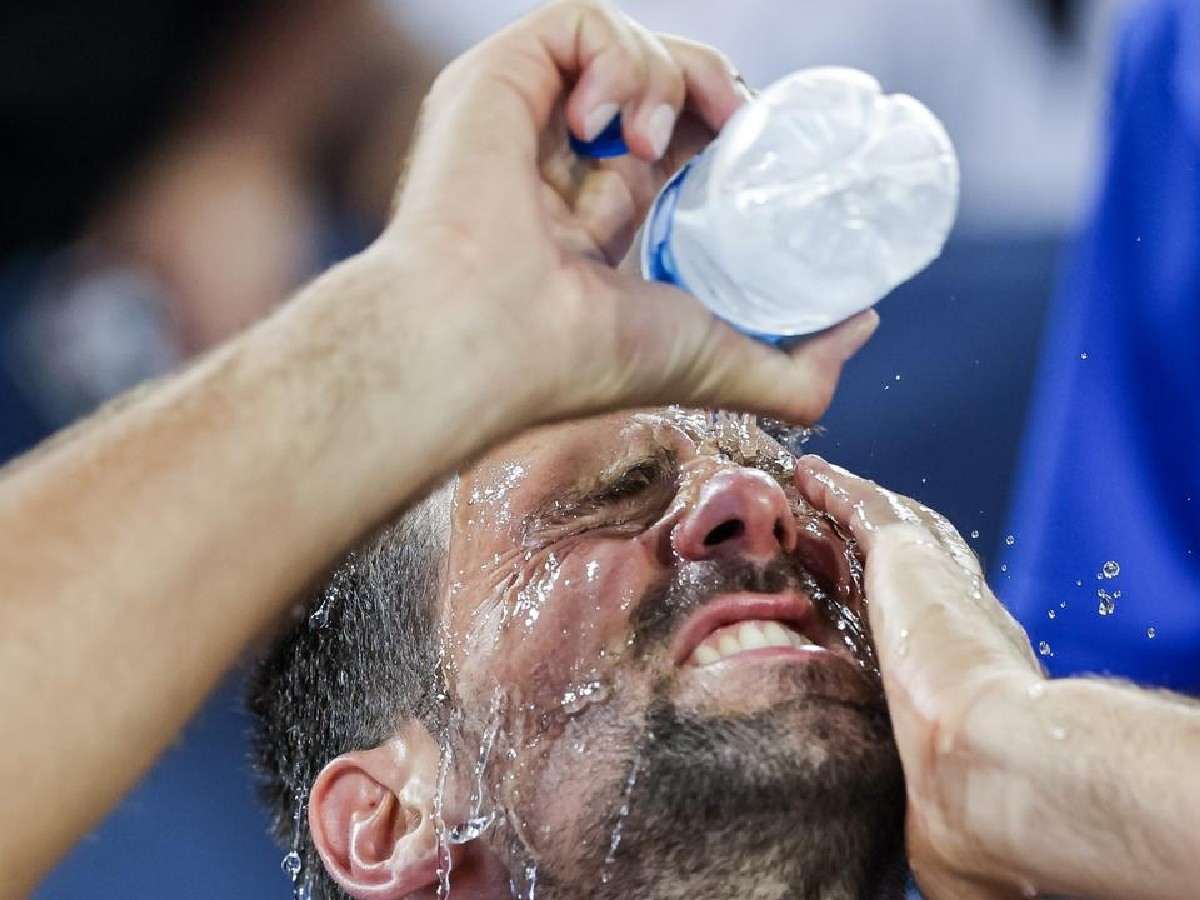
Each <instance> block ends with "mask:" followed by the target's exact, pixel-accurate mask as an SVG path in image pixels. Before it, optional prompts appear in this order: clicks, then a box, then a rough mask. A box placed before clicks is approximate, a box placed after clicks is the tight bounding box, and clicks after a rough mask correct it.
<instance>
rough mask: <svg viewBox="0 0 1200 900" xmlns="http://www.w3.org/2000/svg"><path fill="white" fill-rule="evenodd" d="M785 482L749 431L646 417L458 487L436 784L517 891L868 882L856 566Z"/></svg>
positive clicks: (672, 416)
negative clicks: (444, 776)
mask: <svg viewBox="0 0 1200 900" xmlns="http://www.w3.org/2000/svg"><path fill="white" fill-rule="evenodd" d="M793 463H794V460H793V459H792V457H791V456H790V455H789V454H788V453H786V452H785V451H784V450H783V449H782V448H781V447H780V446H779V445H778V444H776V443H775V442H774V441H772V440H771V439H770V438H769V437H767V436H766V435H765V434H763V433H762V432H760V431H759V430H758V429H757V428H756V427H754V426H753V424H752V423H748V422H744V421H741V420H740V419H735V418H734V417H716V418H715V419H714V418H713V417H711V416H710V417H706V416H705V415H704V414H697V413H688V412H683V411H676V410H659V411H651V412H642V413H622V414H619V415H612V416H606V417H602V418H597V419H591V420H587V421H583V422H574V423H569V424H563V425H557V426H554V427H550V428H546V429H542V430H539V431H536V432H532V433H529V434H526V435H523V436H522V437H520V438H519V439H517V440H515V441H513V442H512V443H510V444H508V445H506V446H504V447H502V448H500V449H498V450H496V451H495V452H493V453H492V454H490V455H489V456H488V457H486V458H485V459H483V460H482V461H481V462H480V463H479V464H478V465H477V466H476V467H475V468H474V469H473V470H472V471H471V472H469V473H467V474H466V475H464V477H463V478H462V479H461V480H460V484H459V489H458V494H457V497H456V502H455V507H454V514H453V523H452V524H453V528H452V540H451V552H450V560H449V569H448V578H447V582H448V583H447V586H446V592H445V599H444V603H445V606H444V611H443V612H444V615H443V633H444V648H445V652H444V665H445V668H446V672H447V679H448V683H449V685H450V688H451V692H452V695H453V698H454V706H455V708H456V718H455V721H454V723H453V726H452V728H451V735H452V736H451V739H450V743H451V746H453V748H454V770H455V772H456V773H457V776H456V777H457V780H458V782H459V783H461V784H463V785H465V786H466V787H465V788H464V789H465V790H470V791H471V792H472V793H473V794H474V795H475V797H474V798H473V799H476V800H477V802H478V808H479V809H480V810H481V811H482V812H484V813H485V814H486V813H488V812H491V811H495V812H496V813H497V816H496V819H495V824H494V826H493V827H492V828H491V829H490V830H489V831H488V833H487V834H486V836H485V838H484V839H485V840H488V841H490V842H492V843H493V845H494V846H495V847H496V849H497V850H498V852H499V853H500V854H501V856H502V858H504V859H505V860H506V862H507V864H508V865H509V868H510V872H511V873H512V875H513V880H514V883H515V884H516V886H517V887H518V889H519V890H521V891H522V892H523V893H527V892H528V890H529V889H530V887H531V886H532V885H533V884H534V883H536V891H537V896H538V897H547V896H606V895H612V896H618V895H624V896H631V895H636V896H641V897H652V896H676V895H677V896H688V897H705V896H714V897H716V896H721V897H727V896H734V895H741V896H750V895H751V894H750V893H747V892H746V891H747V886H748V885H753V887H754V892H755V893H753V895H754V896H764V897H769V896H826V895H828V896H843V895H844V896H873V895H878V894H879V890H880V887H879V886H880V884H882V883H883V882H886V881H887V880H888V878H889V876H888V875H887V874H885V873H887V872H890V871H891V869H892V867H893V866H894V864H895V863H896V860H897V859H898V858H899V852H900V845H899V839H900V834H901V831H902V818H901V817H902V808H903V791H902V785H901V779H900V769H899V763H898V760H897V757H896V752H895V748H894V745H893V743H892V739H891V734H890V729H889V726H888V722H887V714H886V709H885V707H884V705H883V698H882V692H881V689H880V685H879V681H878V676H877V673H876V670H875V668H874V665H873V656H872V652H871V648H870V645H869V637H868V635H867V634H866V631H865V627H864V624H863V623H865V621H866V615H865V609H864V605H863V597H862V590H861V584H860V568H859V564H858V560H857V557H856V555H855V552H854V549H853V547H852V545H850V544H849V543H848V542H847V541H846V540H845V539H844V538H843V536H841V535H840V534H839V533H838V532H837V531H836V530H835V528H834V527H833V526H832V525H831V523H830V522H829V521H828V520H827V519H825V518H824V517H822V516H821V515H819V514H818V513H816V512H815V511H814V510H812V509H811V508H810V507H809V506H808V505H807V504H806V503H805V502H804V501H803V500H802V499H801V498H800V496H799V494H798V493H797V491H796V490H795V489H794V488H793V487H792V485H791V476H792V467H793ZM731 890H733V891H735V893H732V894H731V893H730V891H731ZM631 892H632V893H631ZM736 892H742V893H736ZM799 892H803V893H799Z"/></svg>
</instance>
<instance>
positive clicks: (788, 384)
mask: <svg viewBox="0 0 1200 900" xmlns="http://www.w3.org/2000/svg"><path fill="white" fill-rule="evenodd" d="M618 277H620V276H618ZM621 281H622V282H623V284H622V287H623V288H624V292H625V293H626V295H627V298H628V299H627V302H626V303H624V304H622V307H621V308H622V310H623V311H624V314H623V315H622V318H623V320H624V322H623V324H624V328H623V329H622V330H623V331H624V332H625V335H624V337H623V338H622V340H621V344H622V347H623V349H622V351H621V359H622V362H623V363H624V364H626V365H628V366H630V367H632V368H633V369H635V370H636V369H639V368H645V367H647V366H648V365H650V366H652V367H653V368H658V369H659V372H658V374H657V377H655V375H654V373H653V372H646V373H640V374H642V375H649V376H650V378H651V381H650V384H649V385H648V387H649V391H648V394H649V396H642V397H639V398H637V399H640V400H645V401H648V402H658V403H682V404H687V405H694V406H709V407H712V406H720V407H729V408H733V409H740V410H745V411H747V412H755V413H760V414H765V415H771V416H774V417H777V418H780V419H783V420H784V421H787V422H792V423H795V424H800V425H807V424H812V423H813V422H816V421H817V420H818V419H820V417H821V416H822V415H823V414H824V413H825V410H826V409H828V407H829V404H830V401H831V400H832V399H833V393H834V390H835V389H836V388H837V383H838V379H839V377H840V375H841V371H842V366H843V365H844V364H845V362H846V360H848V359H849V358H850V357H851V356H853V355H854V354H855V353H857V352H858V351H859V350H860V349H861V348H862V347H863V345H864V344H866V342H867V341H868V340H870V338H871V335H873V334H874V333H875V330H876V329H877V328H878V327H879V315H878V314H877V313H876V312H875V311H874V310H873V309H872V310H866V311H864V312H862V313H859V314H858V315H856V316H854V317H852V318H850V319H847V320H846V321H845V322H842V323H841V324H839V325H836V326H834V327H833V328H830V329H828V330H826V331H823V332H821V333H819V334H816V335H813V336H811V337H808V338H806V339H804V340H803V341H802V342H801V343H800V344H799V345H798V346H796V347H794V348H792V349H791V350H789V351H786V352H785V351H783V350H780V349H778V348H776V347H772V346H769V345H767V344H765V343H763V342H761V341H758V340H755V339H753V338H750V337H747V336H746V335H745V334H742V333H741V332H739V331H738V330H737V329H735V328H733V327H732V326H730V325H729V324H727V323H726V322H724V321H722V320H720V319H718V318H717V317H716V316H714V315H713V314H712V313H711V312H709V311H708V310H707V309H706V308H704V306H703V305H701V304H700V303H699V301H697V300H696V298H695V297H693V296H691V295H690V294H687V293H685V292H683V291H681V290H678V289H677V288H674V287H669V286H667V285H663V284H658V283H654V282H647V281H642V280H640V279H634V278H628V277H626V278H621ZM630 374H632V375H634V376H635V379H636V378H637V376H638V374H639V373H636V372H631V373H630ZM633 393H635V394H637V393H642V392H641V391H638V390H637V389H636V388H635V389H634V390H633Z"/></svg>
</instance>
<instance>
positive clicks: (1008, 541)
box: [1004, 534, 1017, 547]
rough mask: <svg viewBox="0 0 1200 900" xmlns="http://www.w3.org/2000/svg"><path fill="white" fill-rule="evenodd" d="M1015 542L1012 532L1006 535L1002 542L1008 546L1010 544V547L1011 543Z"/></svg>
mask: <svg viewBox="0 0 1200 900" xmlns="http://www.w3.org/2000/svg"><path fill="white" fill-rule="evenodd" d="M1016 542H1017V538H1016V535H1012V534H1010V535H1009V536H1008V537H1006V538H1005V539H1004V543H1006V544H1008V546H1010V547H1011V546H1012V545H1013V544H1015V543H1016Z"/></svg>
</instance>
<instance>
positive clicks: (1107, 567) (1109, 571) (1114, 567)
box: [1100, 559, 1121, 578]
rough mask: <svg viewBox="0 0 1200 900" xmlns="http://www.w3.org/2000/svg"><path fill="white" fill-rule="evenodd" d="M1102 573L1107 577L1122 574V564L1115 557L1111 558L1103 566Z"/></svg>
mask: <svg viewBox="0 0 1200 900" xmlns="http://www.w3.org/2000/svg"><path fill="white" fill-rule="evenodd" d="M1100 574H1101V575H1103V576H1104V577H1105V578H1116V577H1117V576H1118V575H1120V574H1121V566H1120V565H1118V563H1117V561H1116V560H1115V559H1110V560H1109V561H1108V562H1106V563H1105V564H1104V565H1103V566H1102V567H1101V569H1100Z"/></svg>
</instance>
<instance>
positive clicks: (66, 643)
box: [0, 3, 877, 896]
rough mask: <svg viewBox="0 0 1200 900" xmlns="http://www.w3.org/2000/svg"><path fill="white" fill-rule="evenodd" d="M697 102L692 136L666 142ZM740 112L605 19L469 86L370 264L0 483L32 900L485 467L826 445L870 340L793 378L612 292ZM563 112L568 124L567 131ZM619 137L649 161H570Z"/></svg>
mask: <svg viewBox="0 0 1200 900" xmlns="http://www.w3.org/2000/svg"><path fill="white" fill-rule="evenodd" d="M685 98H686V101H687V104H688V109H689V110H690V111H691V112H692V113H694V114H695V116H696V120H695V121H690V122H685V123H682V124H686V125H688V126H689V127H680V128H679V129H676V130H675V135H676V140H675V142H674V144H673V145H672V146H671V148H668V153H667V160H666V161H662V160H659V157H661V156H662V155H663V154H662V151H663V149H664V148H666V145H667V141H668V138H670V137H671V133H672V126H673V124H674V122H675V116H676V114H677V113H678V112H679V111H680V109H681V107H682V106H683V104H684V101H685ZM741 100H742V98H741V95H740V94H739V93H738V89H737V87H736V84H735V81H734V76H733V73H732V72H731V71H730V70H729V68H728V66H727V64H726V63H724V62H723V61H722V59H721V58H720V57H719V56H718V55H716V54H715V53H714V52H713V51H710V50H708V49H705V48H700V47H697V46H695V45H691V44H687V43H685V42H682V41H679V40H675V39H666V38H663V39H661V40H660V39H658V38H655V37H653V36H651V35H650V34H648V33H646V32H644V31H642V30H641V29H639V28H637V27H636V26H634V25H633V24H632V23H630V22H629V21H628V20H626V19H625V18H624V17H622V16H620V15H619V14H616V13H613V12H610V11H609V10H608V9H607V8H606V7H603V6H601V5H598V4H594V3H562V4H557V5H554V6H552V7H548V8H546V9H543V10H541V11H539V12H537V13H534V14H533V15H531V16H530V17H528V18H527V19H525V20H522V21H521V22H520V23H518V24H516V25H514V26H512V27H510V28H509V29H507V30H505V31H504V32H501V33H500V34H499V35H497V36H496V37H494V38H492V39H491V40H489V41H487V42H485V43H484V44H483V45H481V46H480V47H478V48H476V49H475V50H474V51H472V52H471V53H469V54H467V55H466V56H464V57H462V58H461V59H460V60H458V61H457V62H455V63H454V64H453V65H451V66H450V67H449V68H448V69H447V70H446V71H445V72H444V73H443V74H442V76H441V77H440V78H439V80H438V82H437V84H436V85H435V86H434V89H433V91H432V92H431V94H430V97H429V99H428V100H427V102H426V106H425V110H424V118H423V122H422V133H421V136H420V137H419V139H418V141H417V144H416V147H415V149H414V153H413V157H412V160H411V165H410V170H409V174H408V179H407V183H406V185H405V187H404V190H403V193H402V195H401V197H400V200H399V206H398V211H397V215H396V217H395V219H394V221H393V223H392V225H391V226H390V227H389V229H388V230H387V231H386V232H385V234H384V235H383V236H382V237H381V238H380V239H379V240H378V241H377V242H376V243H375V244H374V245H373V246H372V247H371V248H370V249H369V250H368V251H366V252H364V253H363V254H361V255H360V256H358V257H356V258H354V259H352V260H350V261H348V262H346V263H344V264H343V265H341V266H339V267H337V268H335V269H334V270H332V271H330V272H329V273H327V274H325V275H324V276H322V277H321V278H320V279H318V280H317V281H316V282H315V283H314V284H313V285H311V286H310V287H308V288H307V289H305V290H304V291H302V292H301V293H300V295H299V296H298V297H296V298H295V299H294V300H293V301H291V302H290V303H289V304H288V305H286V306H285V307H284V308H282V309H281V310H280V311H279V312H278V313H277V314H276V315H274V316H273V317H271V318H270V319H268V320H266V321H265V322H263V323H261V324H260V325H258V326H256V327H255V328H253V329H252V330H251V331H249V332H247V333H246V334H244V335H243V336H241V337H239V338H237V339H235V340H234V341H232V342H231V343H229V344H226V345H225V346H224V347H222V348H220V349H218V350H217V351H216V352H215V353H213V354H212V355H210V356H209V357H207V358H206V359H204V360H203V361H201V362H200V363H199V364H197V365H196V366H194V367H193V368H191V369H190V370H188V371H186V372H184V373H183V374H181V375H180V376H178V377H176V378H173V379H171V380H170V381H168V382H166V383H164V384H161V385H158V386H154V387H151V388H149V389H147V390H145V391H143V392H141V393H140V394H138V395H136V396H133V397H129V398H126V400H125V401H123V402H122V403H120V404H119V406H118V407H117V408H111V409H109V410H108V411H106V412H102V413H101V414H100V415H98V416H96V417H94V418H93V419H92V420H91V421H88V422H85V423H84V424H83V425H82V426H80V427H78V428H76V429H73V430H72V431H71V432H69V433H67V434H66V435H63V436H60V437H59V438H58V439H55V440H54V441H52V442H51V443H50V444H49V445H47V446H44V447H42V448H40V449H37V450H35V451H34V452H33V453H32V454H31V455H30V456H28V457H26V458H24V459H22V460H18V461H17V463H16V464H15V465H13V466H12V467H11V468H9V469H8V470H7V471H6V472H5V473H4V475H3V477H2V478H0V586H2V589H0V722H3V734H4V738H3V740H2V741H0V786H2V789H3V800H2V802H0V872H3V873H4V888H3V891H4V892H5V894H6V895H9V896H11V895H21V894H24V893H26V892H27V891H28V890H29V889H31V888H32V887H33V885H34V884H35V883H36V881H37V879H38V878H39V877H40V876H41V875H42V874H44V873H45V872H46V870H47V869H48V868H49V867H50V866H51V865H52V864H53V862H54V861H55V859H56V858H57V857H58V856H59V855H61V854H62V853H63V852H64V851H65V850H66V849H67V848H68V847H69V846H70V844H71V843H72V842H73V841H74V840H75V839H76V838H77V837H78V836H80V835H81V834H82V833H83V832H84V831H85V830H86V829H87V828H88V827H89V826H90V825H91V824H92V823H94V822H95V821H96V820H97V819H98V818H99V817H100V816H101V815H102V814H103V813H104V812H105V811H106V810H107V809H108V808H109V807H110V806H111V805H112V804H113V803H115V802H116V800H117V799H118V798H119V797H120V796H121V794H122V793H123V792H124V791H125V790H126V789H128V788H129V787H130V785H132V784H133V783H134V781H135V780H136V779H137V778H138V776H139V775H140V774H141V773H142V772H144V771H145V769H146V768H147V767H148V766H149V765H150V763H151V762H152V761H153V760H154V758H155V757H156V756H157V754H158V753H159V752H160V751H161V750H162V749H163V748H164V747H165V746H166V745H167V743H168V742H169V741H170V740H171V739H172V737H173V736H174V735H175V733H176V732H177V731H178V730H179V728H180V727H181V726H182V724H183V723H184V722H185V721H186V720H187V718H188V717H189V715H190V714H191V713H192V712H193V711H194V710H195V708H196V707H197V705H198V704H199V703H200V701H201V700H202V699H203V697H204V696H205V694H206V693H207V692H208V690H209V689H210V688H211V687H212V686H213V684H214V683H215V682H216V680H217V679H218V678H219V677H220V675H221V674H222V672H223V671H224V670H225V669H226V668H227V667H228V666H230V665H231V664H232V663H233V662H234V660H235V659H236V657H237V655H238V653H239V652H240V651H241V649H242V648H243V647H244V646H245V644H246V643H247V642H248V641H249V640H250V639H251V638H252V637H253V636H254V635H255V634H256V633H258V632H260V631H261V630H262V629H264V628H265V627H266V626H267V625H268V624H269V623H270V622H271V621H272V620H273V619H274V617H276V616H277V615H278V614H279V613H280V611H281V610H282V609H283V608H284V607H285V606H286V605H287V603H288V602H289V601H290V600H291V599H292V598H293V597H294V596H295V595H296V594H297V592H298V591H300V590H301V589H303V588H304V587H305V586H306V585H307V584H309V583H310V582H311V581H312V580H313V579H314V578H315V577H316V576H318V575H319V574H320V573H321V572H322V570H323V569H324V568H325V567H326V566H328V565H329V564H331V562H332V561H333V560H334V559H335V558H337V556H338V555H339V554H340V553H341V552H343V551H344V550H345V549H346V548H347V546H348V545H350V544H351V543H352V542H353V541H354V540H355V539H356V538H358V537H359V536H361V535H363V534H364V533H365V532H367V531H368V530H369V529H371V528H372V527H374V526H376V525H378V524H379V523H381V522H383V521H384V520H386V519H387V518H388V517H389V516H390V515H392V514H394V513H395V512H397V511H398V510H399V509H400V508H402V507H403V506H404V505H405V504H406V503H408V502H410V501H412V500H413V499H415V498H417V497H418V496H419V495H420V494H421V493H422V491H424V490H425V489H426V488H427V487H428V486H430V485H431V484H433V483H434V482H435V481H436V480H437V479H438V478H439V477H441V476H444V475H445V474H447V473H448V472H450V471H451V470H452V469H454V468H455V467H456V466H458V465H460V464H461V463H463V462H464V461H466V460H468V459H470V458H471V457H472V456H473V455H474V454H477V453H479V452H480V451H481V450H482V449H484V448H485V447H486V446H487V445H488V444H490V443H492V442H494V441H497V440H499V439H501V438H502V437H504V436H506V435H509V434H511V433H513V432H514V431H516V430H519V429H521V428H522V427H524V426H527V425H530V424H534V423H537V422H541V421H546V420H550V419H554V418H560V417H565V416H570V415H574V414H583V413H588V412H594V411H599V410H603V409H606V408H611V407H614V406H617V405H639V404H650V403H660V402H664V401H674V402H684V403H694V404H700V403H704V404H725V405H731V406H738V407H742V408H746V409H753V410H759V411H763V412H770V413H773V414H775V415H779V416H783V417H789V418H792V419H795V420H799V421H811V420H812V419H813V418H814V417H815V416H817V415H819V414H820V412H822V411H823V410H824V408H825V406H826V405H827V404H828V402H829V398H830V396H831V394H832V391H833V387H834V385H835V383H836V380H837V376H838V372H839V371H840V368H841V364H842V362H843V361H844V360H845V359H846V358H847V357H848V356H849V355H851V354H852V353H853V352H854V351H855V350H856V349H857V348H858V347H859V346H861V345H862V343H864V342H865V341H866V339H867V338H868V337H869V336H870V333H871V331H873V329H874V326H875V324H876V321H877V320H876V318H875V316H874V313H867V314H864V315H861V316H859V317H857V318H855V319H854V320H851V321H850V322H848V323H845V324H843V325H842V326H839V327H838V328H836V329H833V330H832V331H830V332H828V333H826V334H824V335H822V336H820V337H818V338H816V339H814V340H812V341H810V342H809V343H807V344H806V345H804V346H803V347H802V348H800V349H798V350H797V351H795V352H794V353H793V354H792V355H791V356H790V357H789V356H785V355H783V354H779V353H777V352H775V351H772V350H769V349H767V348H765V347H763V346H760V345H758V344H756V343H754V342H752V341H750V340H748V339H746V338H744V337H742V336H740V335H737V334H736V333H734V332H733V331H732V330H731V329H729V328H727V327H725V326H724V325H721V324H719V323H718V322H716V321H715V320H714V319H713V318H712V317H711V316H710V315H708V314H707V313H706V312H705V311H703V310H702V309H701V308H700V306H699V305H698V304H696V303H695V302H694V301H692V300H690V299H689V298H687V297H686V296H685V295H683V294H682V293H680V292H677V291H675V290H673V289H670V288H666V287H662V286H656V285H649V284H645V283H642V282H641V281H640V280H638V279H636V278H633V277H631V276H627V275H625V274H623V273H620V272H617V271H615V270H614V269H613V267H612V264H613V263H614V262H615V261H616V260H617V259H618V258H619V257H620V256H621V254H623V253H624V251H625V249H626V248H627V246H628V244H629V241H630V238H631V236H632V234H633V231H634V228H635V227H636V224H637V219H638V216H639V214H640V213H641V212H642V211H644V209H645V206H646V204H647V203H648V201H649V199H650V197H651V195H652V193H653V191H654V190H655V188H656V187H657V185H659V184H661V183H662V181H663V180H664V178H665V176H666V174H667V172H668V171H669V168H670V164H672V163H675V162H678V161H679V160H680V159H681V158H683V157H685V156H686V155H687V154H688V153H689V152H690V151H693V150H695V149H697V147H698V146H699V143H698V142H699V141H700V140H702V139H703V138H704V137H705V136H707V135H710V134H711V131H712V130H713V129H717V128H719V127H720V126H721V125H722V124H723V122H724V121H725V120H726V119H727V118H728V117H729V116H730V115H731V114H732V113H733V111H734V109H735V108H736V107H737V106H738V105H739V103H740V102H741ZM560 102H561V103H562V104H563V105H562V106H561V107H560V106H559V104H560ZM617 108H620V109H621V111H622V114H623V119H624V122H625V137H626V140H627V142H628V143H629V145H630V146H631V147H632V148H633V151H634V154H635V156H634V157H630V158H625V159H621V160H615V161H611V162H608V163H604V164H602V165H593V164H589V165H588V166H585V167H580V166H578V165H576V164H574V163H573V162H572V158H571V156H570V153H569V150H568V149H567V147H566V142H565V129H564V127H563V125H562V116H561V114H560V113H559V110H560V109H561V110H562V111H564V112H565V118H566V121H567V122H568V123H569V124H570V127H571V129H572V130H573V131H575V132H576V133H577V134H580V135H582V136H591V133H593V132H594V131H596V130H598V128H599V127H600V126H602V125H603V124H605V123H606V122H607V120H608V119H609V118H611V116H612V114H613V112H614V111H615V110H616V109H617Z"/></svg>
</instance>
